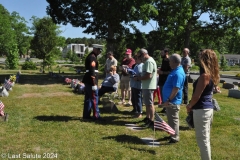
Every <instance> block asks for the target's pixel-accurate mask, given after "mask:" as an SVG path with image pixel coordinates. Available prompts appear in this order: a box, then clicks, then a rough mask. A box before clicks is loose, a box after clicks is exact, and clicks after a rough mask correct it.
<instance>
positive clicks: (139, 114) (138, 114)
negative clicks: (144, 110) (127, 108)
mask: <svg viewBox="0 0 240 160" xmlns="http://www.w3.org/2000/svg"><path fill="white" fill-rule="evenodd" d="M134 118H142V114H141V113H136V115H135V116H134Z"/></svg>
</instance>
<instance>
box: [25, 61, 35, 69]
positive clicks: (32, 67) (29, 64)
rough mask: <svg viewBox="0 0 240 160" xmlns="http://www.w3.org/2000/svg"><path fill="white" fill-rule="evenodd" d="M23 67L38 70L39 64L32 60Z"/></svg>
mask: <svg viewBox="0 0 240 160" xmlns="http://www.w3.org/2000/svg"><path fill="white" fill-rule="evenodd" d="M22 69H23V70H36V69H37V66H36V64H35V63H34V62H32V61H26V62H25V63H24V64H23V65H22Z"/></svg>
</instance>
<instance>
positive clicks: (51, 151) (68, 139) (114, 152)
mask: <svg viewBox="0 0 240 160" xmlns="http://www.w3.org/2000/svg"><path fill="white" fill-rule="evenodd" d="M11 73H15V72H11ZM8 75H9V73H8V74H7V73H6V74H5V75H1V76H0V78H1V80H3V79H4V77H7V76H8ZM65 76H67V77H69V78H79V79H81V76H82V75H76V74H68V75H65ZM100 81H101V80H100ZM219 86H220V87H221V84H220V85H219ZM189 88H190V93H189V94H190V95H191V93H192V84H189ZM221 91H222V93H220V94H215V95H214V97H215V98H216V99H217V100H218V102H219V104H220V107H221V110H220V111H219V112H214V122H213V126H212V130H211V147H212V159H214V160H237V159H240V120H237V119H240V107H239V102H240V101H239V99H234V98H229V97H227V94H228V91H227V90H225V89H222V88H221ZM0 99H1V101H2V102H3V103H4V104H5V112H7V113H9V115H10V116H9V121H8V122H6V123H5V122H0V125H1V128H0V142H1V146H0V156H1V158H0V159H4V158H5V159H7V158H8V159H11V158H12V159H17V158H18V159H33V158H34V156H35V158H39V159H40V158H41V159H43V158H49V159H60V160H78V159H79V160H82V159H85V160H88V159H109V160H112V159H117V160H130V159H131V160H132V159H133V160H134V159H136V160H139V159H144V160H149V159H153V160H154V159H158V160H159V159H161V160H162V159H163V160H164V159H166V160H175V159H176V160H187V159H189V160H196V159H200V155H199V149H198V147H197V144H196V140H195V132H194V130H191V129H188V127H187V124H186V123H185V118H186V116H187V114H186V109H185V106H182V107H181V111H180V142H179V143H176V144H173V145H167V141H165V140H162V138H163V137H164V136H167V135H168V134H167V133H166V132H163V131H157V132H156V134H155V139H157V141H159V142H160V144H161V145H160V146H159V147H149V146H147V145H146V144H144V143H143V142H142V141H141V138H144V137H153V136H154V133H153V130H152V129H144V130H141V131H133V130H130V129H128V128H126V126H125V124H126V123H135V122H137V121H139V119H134V118H132V115H131V114H130V113H129V111H131V110H132V108H131V107H124V106H119V105H118V106H117V107H118V109H119V110H120V111H119V112H118V113H109V112H106V111H104V109H103V107H102V105H100V110H101V115H102V117H104V118H105V119H106V120H107V121H105V122H98V123H95V122H92V121H83V120H82V111H83V100H84V95H79V94H74V93H73V92H72V89H71V88H69V86H68V85H63V78H52V77H49V76H48V75H44V74H39V73H29V72H28V73H24V72H23V74H22V75H21V77H20V83H19V84H15V86H14V87H13V90H12V91H10V92H9V97H0ZM116 101H117V100H116ZM143 108H144V110H145V106H144V107H143ZM156 110H157V111H161V109H160V108H156ZM162 118H163V119H164V120H166V117H165V116H163V117H162ZM6 156H7V157H6ZM9 156H10V157H9Z"/></svg>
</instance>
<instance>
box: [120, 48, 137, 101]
mask: <svg viewBox="0 0 240 160" xmlns="http://www.w3.org/2000/svg"><path fill="white" fill-rule="evenodd" d="M134 64H135V60H134V59H133V58H132V50H131V49H127V50H126V52H125V58H124V59H123V61H122V63H121V66H120V67H119V69H120V70H121V71H122V76H121V80H120V88H121V96H122V99H121V102H119V103H118V104H126V102H125V97H126V94H127V92H128V97H129V99H128V105H132V102H131V87H130V76H129V74H128V72H127V68H132V66H133V65H134Z"/></svg>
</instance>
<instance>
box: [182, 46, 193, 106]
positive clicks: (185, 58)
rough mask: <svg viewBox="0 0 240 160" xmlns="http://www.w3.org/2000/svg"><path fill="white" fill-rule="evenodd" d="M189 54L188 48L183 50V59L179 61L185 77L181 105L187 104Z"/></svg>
mask: <svg viewBox="0 0 240 160" xmlns="http://www.w3.org/2000/svg"><path fill="white" fill-rule="evenodd" d="M189 52H190V51H189V49H188V48H184V49H183V57H182V61H181V65H182V67H183V69H184V72H185V75H186V78H185V82H184V88H183V104H188V77H189V73H190V68H191V58H190V57H189Z"/></svg>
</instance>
